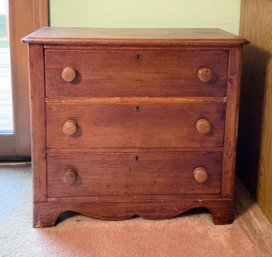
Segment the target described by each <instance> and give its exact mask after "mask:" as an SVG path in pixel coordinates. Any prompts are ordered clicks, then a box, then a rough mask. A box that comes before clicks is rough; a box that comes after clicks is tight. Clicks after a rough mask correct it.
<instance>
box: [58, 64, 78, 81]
mask: <svg viewBox="0 0 272 257" xmlns="http://www.w3.org/2000/svg"><path fill="white" fill-rule="evenodd" d="M76 75H77V73H76V71H75V70H74V69H73V68H72V67H66V68H64V69H63V71H62V73H61V77H62V79H63V80H65V81H66V82H73V81H74V79H75V78H76Z"/></svg>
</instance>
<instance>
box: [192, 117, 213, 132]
mask: <svg viewBox="0 0 272 257" xmlns="http://www.w3.org/2000/svg"><path fill="white" fill-rule="evenodd" d="M211 129H212V125H211V123H210V122H209V121H207V120H206V119H200V120H198V121H197V123H196V130H197V131H198V132H199V133H200V134H203V135H205V134H208V133H209V132H210V131H211Z"/></svg>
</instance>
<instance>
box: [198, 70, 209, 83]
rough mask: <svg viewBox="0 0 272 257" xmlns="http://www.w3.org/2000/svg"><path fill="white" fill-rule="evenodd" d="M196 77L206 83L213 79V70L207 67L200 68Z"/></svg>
mask: <svg viewBox="0 0 272 257" xmlns="http://www.w3.org/2000/svg"><path fill="white" fill-rule="evenodd" d="M197 77H198V79H199V80H200V81H201V82H204V83H208V82H210V81H211V80H212V79H213V71H212V69H210V68H207V67H203V68H200V69H199V70H198V72H197Z"/></svg>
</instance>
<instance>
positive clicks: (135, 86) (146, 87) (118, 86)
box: [45, 48, 229, 98]
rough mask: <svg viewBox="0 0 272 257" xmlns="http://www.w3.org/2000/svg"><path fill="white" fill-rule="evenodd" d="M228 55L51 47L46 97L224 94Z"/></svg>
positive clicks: (221, 52)
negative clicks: (60, 48)
mask: <svg viewBox="0 0 272 257" xmlns="http://www.w3.org/2000/svg"><path fill="white" fill-rule="evenodd" d="M228 56H229V53H228V51H225V50H191V51H190V50H186V49H185V50H184V49H179V48H178V49H175V48H173V49H167V48H165V49H161V48H158V49H146V48H144V49H137V48H135V49H133V48H130V49H126V48H120V49H111V48H100V49H98V48H97V49H92V48H90V49H89V50H71V49H69V50H65V49H64V50H57V49H47V50H46V51H45V79H46V96H47V97H51V98H59V97H64V98H67V97H86V96H89V97H102V96H105V97H106V96H110V97H112V96H120V97H122V96H225V95H226V81H227V71H228V58H229V57H228ZM67 67H68V69H65V68H67ZM71 68H72V70H71ZM69 69H70V70H69ZM63 72H64V75H63V77H64V78H65V80H64V79H63V78H62V74H63ZM67 80H68V81H67ZM201 80H202V81H201ZM69 81H70V82H69Z"/></svg>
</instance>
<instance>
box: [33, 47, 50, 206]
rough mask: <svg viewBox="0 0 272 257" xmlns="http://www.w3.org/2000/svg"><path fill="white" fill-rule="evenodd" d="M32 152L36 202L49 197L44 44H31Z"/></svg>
mask: <svg viewBox="0 0 272 257" xmlns="http://www.w3.org/2000/svg"><path fill="white" fill-rule="evenodd" d="M29 60H30V63H29V72H30V104H31V107H32V108H31V136H32V138H31V139H32V140H31V154H32V169H33V176H34V177H33V188H34V192H33V198H34V202H42V201H46V199H47V192H46V142H45V103H44V57H43V46H42V45H31V46H29Z"/></svg>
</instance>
